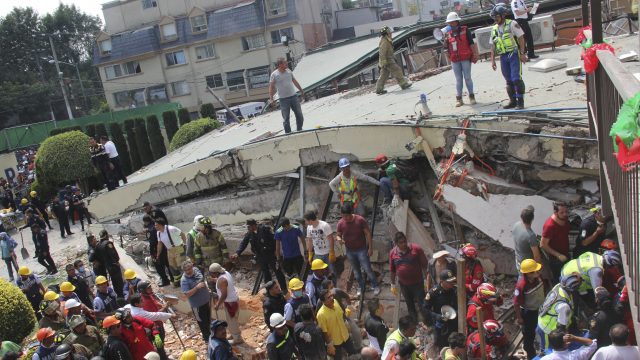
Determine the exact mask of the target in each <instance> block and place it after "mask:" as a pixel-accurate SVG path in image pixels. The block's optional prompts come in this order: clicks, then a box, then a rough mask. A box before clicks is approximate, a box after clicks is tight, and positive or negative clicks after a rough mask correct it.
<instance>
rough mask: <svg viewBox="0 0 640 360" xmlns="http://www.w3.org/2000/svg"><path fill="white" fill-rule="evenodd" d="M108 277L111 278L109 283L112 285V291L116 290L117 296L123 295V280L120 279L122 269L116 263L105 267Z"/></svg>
mask: <svg viewBox="0 0 640 360" xmlns="http://www.w3.org/2000/svg"><path fill="white" fill-rule="evenodd" d="M107 271H108V272H109V277H110V278H111V285H113V291H115V292H116V294H117V295H118V297H121V298H123V297H124V280H123V279H122V271H121V270H120V266H119V265H118V264H114V265H111V266H108V267H107Z"/></svg>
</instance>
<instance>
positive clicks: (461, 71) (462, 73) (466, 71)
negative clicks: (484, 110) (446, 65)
mask: <svg viewBox="0 0 640 360" xmlns="http://www.w3.org/2000/svg"><path fill="white" fill-rule="evenodd" d="M451 68H452V69H453V73H454V74H455V76H456V96H462V80H463V78H464V83H465V84H466V85H467V91H468V92H469V95H473V94H474V93H473V80H472V79H471V61H470V60H464V61H457V62H451Z"/></svg>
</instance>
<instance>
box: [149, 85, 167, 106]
mask: <svg viewBox="0 0 640 360" xmlns="http://www.w3.org/2000/svg"><path fill="white" fill-rule="evenodd" d="M147 93H148V96H147V102H148V103H149V104H162V103H167V102H169V97H168V96H167V88H166V87H165V86H164V85H158V86H153V87H150V88H147Z"/></svg>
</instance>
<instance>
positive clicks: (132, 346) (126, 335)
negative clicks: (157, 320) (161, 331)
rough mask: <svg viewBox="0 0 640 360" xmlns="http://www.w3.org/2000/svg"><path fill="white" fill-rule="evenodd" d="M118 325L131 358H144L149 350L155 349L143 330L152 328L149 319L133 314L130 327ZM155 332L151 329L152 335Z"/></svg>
mask: <svg viewBox="0 0 640 360" xmlns="http://www.w3.org/2000/svg"><path fill="white" fill-rule="evenodd" d="M120 326H121V329H122V340H123V341H124V342H125V344H127V347H128V348H129V352H130V353H131V357H132V358H133V360H144V356H145V355H147V354H148V353H150V352H151V351H156V348H155V346H153V344H152V343H151V341H149V338H148V337H147V333H146V332H145V328H147V329H154V326H153V322H152V321H151V320H147V319H145V318H141V317H138V316H134V317H133V322H132V323H131V327H130V328H129V327H127V326H125V325H124V324H122V325H120ZM157 333H158V332H157V331H155V330H154V331H153V334H154V335H156V334H157Z"/></svg>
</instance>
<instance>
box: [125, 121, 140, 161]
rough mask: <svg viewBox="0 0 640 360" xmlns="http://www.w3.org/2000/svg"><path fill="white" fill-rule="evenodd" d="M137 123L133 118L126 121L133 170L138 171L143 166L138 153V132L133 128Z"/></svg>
mask: <svg viewBox="0 0 640 360" xmlns="http://www.w3.org/2000/svg"><path fill="white" fill-rule="evenodd" d="M134 127H135V123H134V122H133V119H127V120H125V121H124V132H125V133H126V134H127V143H129V154H130V155H131V172H134V171H138V170H139V169H140V168H141V167H142V161H141V160H140V154H139V153H138V144H137V142H136V134H135V131H134V130H133V129H134Z"/></svg>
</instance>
